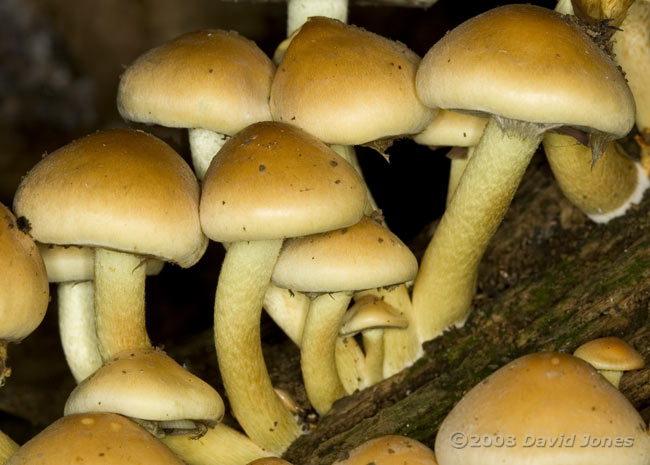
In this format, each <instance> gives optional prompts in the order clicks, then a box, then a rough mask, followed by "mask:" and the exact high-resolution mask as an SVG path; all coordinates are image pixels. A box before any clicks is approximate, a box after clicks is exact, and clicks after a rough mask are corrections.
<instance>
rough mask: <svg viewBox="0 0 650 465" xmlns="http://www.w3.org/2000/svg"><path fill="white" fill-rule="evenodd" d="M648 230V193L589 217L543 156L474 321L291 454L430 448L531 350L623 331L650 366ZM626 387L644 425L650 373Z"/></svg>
mask: <svg viewBox="0 0 650 465" xmlns="http://www.w3.org/2000/svg"><path fill="white" fill-rule="evenodd" d="M649 228H650V198H649V199H646V200H645V201H644V202H643V203H642V204H641V205H640V206H639V207H635V208H633V209H632V210H631V211H630V213H629V214H627V215H626V216H625V217H623V218H619V219H616V220H613V221H611V222H610V223H608V224H607V225H595V224H593V223H590V222H589V221H588V220H587V219H586V218H584V217H583V215H582V214H581V213H580V212H579V211H578V210H577V209H575V208H574V207H573V206H571V205H570V204H569V203H568V201H567V200H565V199H563V198H562V196H561V194H560V193H559V190H558V189H557V186H556V185H555V183H554V181H553V178H552V176H551V175H550V172H549V170H548V166H547V165H546V163H545V162H544V161H543V159H541V157H537V158H536V161H535V162H534V163H533V165H532V166H531V168H530V169H529V172H528V173H527V175H526V177H525V179H524V183H523V184H522V186H521V187H520V189H519V191H518V194H517V196H516V198H515V201H514V202H513V205H512V207H511V209H510V210H509V212H508V215H507V216H506V219H505V220H504V223H503V224H502V227H501V228H500V229H499V232H498V233H497V235H496V236H495V238H494V240H493V241H492V244H491V246H490V248H489V250H488V252H487V254H486V256H485V259H484V261H483V263H482V266H481V270H480V277H479V292H478V294H477V296H476V298H475V299H474V311H473V312H472V314H471V316H470V318H469V320H468V321H467V323H466V325H465V326H464V327H463V328H461V329H454V330H451V331H449V332H446V333H445V334H443V335H442V336H441V337H439V338H437V339H435V340H433V341H430V342H429V343H427V344H426V347H425V349H426V355H425V356H424V357H423V358H422V359H420V360H419V361H418V362H417V363H416V364H415V365H414V366H412V367H411V368H409V369H408V370H405V371H404V372H401V373H399V374H397V375H395V376H394V377H392V378H389V379H388V380H385V381H383V382H382V383H380V384H378V385H375V386H373V387H371V388H369V389H366V390H364V391H361V392H357V393H355V394H353V395H351V396H348V397H346V398H343V399H341V400H340V401H338V402H337V403H336V404H335V405H334V407H333V409H332V410H331V412H330V413H329V414H328V415H326V416H325V417H323V418H322V419H321V420H320V422H319V423H318V425H317V427H316V428H315V429H314V430H313V431H312V433H311V434H309V435H304V436H301V437H300V438H298V439H297V440H296V441H295V442H294V443H293V444H292V446H291V447H290V448H289V450H288V451H287V452H286V454H285V457H286V458H287V459H289V460H290V461H292V462H293V463H295V464H310V465H320V464H323V465H329V464H331V463H332V462H334V461H335V460H336V459H337V458H340V457H341V456H343V455H344V454H345V453H346V451H348V450H349V449H351V448H352V447H354V446H356V445H358V444H360V443H361V442H363V441H365V440H367V439H369V438H372V437H375V436H379V435H382V434H403V435H407V436H410V437H412V438H415V439H418V440H421V441H423V442H424V443H425V444H428V445H429V446H433V442H434V439H435V433H436V430H437V428H438V425H439V424H440V422H441V421H442V420H443V419H444V417H445V416H446V414H447V413H448V412H449V410H450V409H451V408H452V407H453V405H454V404H455V403H456V402H457V401H458V400H459V399H460V398H461V397H462V395H463V393H465V392H466V391H467V390H468V389H470V388H471V387H472V386H474V385H475V384H477V383H478V382H479V381H480V380H481V379H483V378H484V377H486V376H487V375H489V374H490V373H492V372H493V371H494V370H496V369H497V368H499V367H501V366H503V365H504V364H506V363H507V362H509V361H510V360H512V359H514V358H516V357H519V356H521V355H524V354H527V353H531V352H537V351H543V350H555V351H562V352H571V351H573V350H574V349H575V348H576V347H577V346H578V345H580V344H582V343H583V342H585V341H587V340H590V339H593V338H596V337H600V336H611V335H615V336H619V337H622V338H623V339H625V340H627V341H628V342H630V343H632V345H634V346H635V347H636V349H637V350H639V351H640V352H641V354H642V355H643V356H644V358H645V359H646V361H647V362H650V320H649V315H648V304H649V302H650V279H648V278H649V277H650V235H649V234H647V230H649ZM621 390H622V392H623V393H624V394H625V395H626V396H627V397H628V398H629V399H630V401H631V402H632V403H633V404H634V406H635V407H636V408H637V409H639V410H640V411H641V413H642V415H643V416H644V419H645V420H646V421H648V419H649V418H650V369H649V368H645V369H642V370H638V371H635V372H632V373H627V374H625V375H624V377H623V380H622V382H621Z"/></svg>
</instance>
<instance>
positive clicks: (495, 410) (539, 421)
mask: <svg viewBox="0 0 650 465" xmlns="http://www.w3.org/2000/svg"><path fill="white" fill-rule="evenodd" d="M646 428H647V426H646V424H645V422H644V421H643V419H642V418H641V416H640V415H639V413H638V412H637V411H636V410H635V409H634V407H633V406H632V405H631V404H630V402H629V401H628V400H627V398H625V396H623V394H621V393H620V392H619V391H618V390H617V389H615V388H614V387H613V386H612V385H611V384H610V383H608V382H607V381H606V380H605V379H604V378H603V377H602V376H600V375H599V374H598V373H597V372H596V370H595V369H594V368H593V367H591V366H590V365H589V364H587V363H586V362H584V361H583V360H581V359H579V358H577V357H573V356H571V355H567V354H561V353H554V352H542V353H536V354H530V355H525V356H523V357H520V358H518V359H516V360H514V361H512V362H510V363H508V364H507V365H505V366H503V367H501V368H500V369H498V370H497V371H496V372H494V373H493V374H492V375H490V376H488V377H487V378H485V379H484V380H483V381H481V382H480V383H479V384H478V385H476V386H475V387H474V388H472V389H471V390H470V391H469V392H468V393H467V394H465V396H464V397H463V398H462V399H461V400H460V401H459V402H458V403H457V404H456V406H455V407H454V408H453V409H452V410H451V412H450V413H449V415H448V416H447V417H446V418H445V420H444V421H443V422H442V424H441V425H440V429H439V430H438V435H437V437H436V442H435V450H436V455H437V457H438V460H439V462H440V463H441V464H442V465H455V464H460V463H462V464H466V465H474V464H476V465H478V464H480V465H492V464H497V463H527V464H531V465H538V464H555V463H563V464H573V463H576V464H577V463H580V464H582V463H589V464H590V465H609V464H613V463H620V464H626V465H642V464H647V463H648V461H649V460H650V436H648V434H647V433H646ZM473 438H480V439H479V441H478V446H476V447H471V444H472V443H471V441H473ZM483 441H485V442H483ZM499 445H501V446H500V447H499ZM491 446H494V447H491Z"/></svg>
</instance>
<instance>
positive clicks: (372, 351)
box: [361, 328, 384, 386]
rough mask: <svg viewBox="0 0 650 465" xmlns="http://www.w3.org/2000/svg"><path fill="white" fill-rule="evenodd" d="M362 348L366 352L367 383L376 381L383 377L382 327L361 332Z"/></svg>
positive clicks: (370, 384) (370, 383) (371, 383)
mask: <svg viewBox="0 0 650 465" xmlns="http://www.w3.org/2000/svg"><path fill="white" fill-rule="evenodd" d="M361 338H362V339H363V349H364V352H365V353H366V356H365V359H364V362H365V374H366V379H367V380H368V385H369V386H372V385H373V384H376V383H378V382H379V381H381V380H382V379H384V369H383V367H384V329H380V328H374V329H367V330H365V331H364V332H363V333H361Z"/></svg>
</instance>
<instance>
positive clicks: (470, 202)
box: [413, 120, 542, 341]
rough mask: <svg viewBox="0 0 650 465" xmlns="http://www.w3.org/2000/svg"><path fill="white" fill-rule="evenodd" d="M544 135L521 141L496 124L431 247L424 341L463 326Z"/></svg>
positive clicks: (424, 267) (421, 304)
mask: <svg viewBox="0 0 650 465" xmlns="http://www.w3.org/2000/svg"><path fill="white" fill-rule="evenodd" d="M541 138H542V135H541V131H540V132H539V133H534V134H530V135H525V136H524V135H521V133H519V132H517V130H516V129H514V128H513V129H509V130H508V131H504V130H502V129H501V128H500V127H499V125H498V124H497V123H496V122H495V121H494V120H490V122H489V123H488V124H487V126H486V128H485V131H484V133H483V136H482V137H481V140H480V142H479V144H478V145H477V146H476V149H475V151H474V155H473V157H472V158H471V159H470V161H469V163H468V164H467V168H466V169H465V172H464V173H463V177H462V179H461V181H460V183H459V184H458V187H457V189H456V192H455V194H454V197H453V199H452V201H451V203H450V205H449V208H447V210H446V211H445V213H444V215H443V216H442V219H441V221H440V224H439V225H438V227H437V229H436V232H435V234H434V236H433V238H432V240H431V242H430V243H429V246H428V247H427V250H426V252H425V253H424V257H423V259H422V263H421V265H420V270H419V272H418V276H417V278H416V280H415V286H414V288H413V305H414V308H415V315H416V318H417V320H418V325H417V326H418V328H419V333H420V340H421V341H428V340H430V339H433V338H435V337H436V336H438V335H439V334H441V333H442V331H444V330H445V328H448V327H449V326H451V325H456V326H462V325H463V324H464V323H465V320H466V319H467V316H468V314H469V311H470V306H471V302H472V298H473V296H474V292H475V283H476V271H477V268H478V264H479V262H480V260H481V258H482V257H483V253H484V252H485V249H486V247H487V245H488V243H489V241H490V239H491V238H492V236H493V235H494V233H495V231H496V229H497V228H498V226H499V224H501V220H502V219H503V215H504V214H505V212H506V210H507V209H508V206H509V205H510V202H511V200H512V197H513V196H514V193H515V191H516V189H517V186H518V185H519V182H520V181H521V178H522V177H523V175H524V172H525V170H526V167H527V166H528V163H529V162H530V159H531V158H532V156H533V154H534V153H535V149H536V148H537V146H538V145H539V142H540V141H541Z"/></svg>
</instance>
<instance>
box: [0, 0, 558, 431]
mask: <svg viewBox="0 0 650 465" xmlns="http://www.w3.org/2000/svg"><path fill="white" fill-rule="evenodd" d="M367 3H371V2H367ZM510 3H512V2H510ZM499 4H500V3H496V2H480V3H472V4H469V3H466V2H459V1H453V0H441V1H439V2H438V3H436V4H435V5H433V6H431V7H430V8H428V9H420V8H403V7H393V6H390V7H389V6H377V5H375V6H373V5H363V6H361V5H355V4H354V3H353V4H352V5H351V7H350V16H349V22H350V23H352V24H356V25H358V26H362V27H364V28H366V29H368V30H370V31H372V32H375V33H378V34H381V35H384V36H386V37H389V38H391V39H394V40H399V41H401V42H403V43H405V44H406V45H407V46H409V47H410V48H411V49H412V50H414V51H415V52H416V53H418V54H419V55H420V56H422V55H424V54H425V53H426V51H427V50H428V48H429V47H430V46H431V45H433V44H434V43H435V42H436V41H437V40H438V39H439V38H440V37H441V36H442V35H444V33H445V32H446V31H447V30H449V29H451V28H453V27H454V26H456V25H457V24H459V23H460V22H462V21H463V20H465V19H468V18H470V17H472V16H474V15H476V14H478V13H480V12H482V11H485V10H487V9H490V8H492V7H495V6H498V5H499ZM538 4H540V5H543V6H547V7H550V8H552V7H553V6H554V3H552V2H546V3H538ZM285 9H286V6H285V4H284V3H283V2H270V3H251V2H246V1H241V2H236V3H234V2H219V1H216V0H183V1H176V0H137V1H136V0H88V1H82V2H80V1H77V0H2V1H1V2H0V19H1V20H2V28H0V202H2V203H3V204H5V205H7V206H11V202H12V198H13V193H14V191H15V189H16V186H17V185H18V183H19V182H20V179H21V176H23V175H24V174H25V173H26V172H27V170H29V168H30V167H32V166H33V165H34V164H36V163H37V162H38V161H39V160H40V158H41V157H42V155H43V154H44V153H46V152H51V151H53V150H55V149H56V148H58V147H60V146H62V145H64V144H66V143H68V142H70V141H71V140H73V139H75V138H77V137H81V136H83V135H85V134H88V133H90V132H92V131H95V130H97V129H108V128H114V127H123V126H126V124H125V122H124V121H122V119H121V118H120V117H119V115H118V113H117V111H116V108H115V93H116V88H117V83H118V81H119V75H120V73H121V71H122V70H123V69H124V67H125V66H127V65H129V64H130V63H131V62H132V61H133V60H134V59H135V58H136V57H137V56H138V55H140V54H141V53H143V52H145V51H146V50H148V49H150V48H152V47H154V46H156V45H159V44H160V43H162V42H164V41H166V40H169V39H171V38H173V37H176V36H178V35H180V34H182V33H184V32H188V31H192V30H196V29H201V28H220V29H232V30H236V31H238V32H239V33H241V34H242V35H244V36H246V37H248V38H250V39H252V40H254V41H255V42H256V43H257V44H258V45H259V46H260V47H261V48H262V50H263V51H264V52H266V53H267V54H269V55H270V56H271V55H272V54H273V51H274V49H275V47H276V45H277V44H278V43H279V42H281V41H282V39H284V37H285V29H286V16H285ZM146 130H148V131H150V132H153V133H154V134H156V135H157V136H159V137H161V138H163V139H164V140H165V141H167V142H168V143H170V144H171V145H172V146H173V147H174V148H176V150H177V151H178V152H179V153H180V154H181V155H182V156H183V157H184V158H185V159H186V160H188V162H189V148H188V143H187V134H186V131H183V130H175V129H165V128H160V127H148V128H146ZM445 152H446V149H439V150H431V149H429V148H427V147H422V146H418V145H417V144H415V143H413V142H411V141H409V140H402V141H397V142H396V143H395V144H394V146H393V147H391V148H390V149H389V151H388V153H389V154H390V155H391V163H390V164H388V163H387V162H386V161H385V160H384V159H383V158H382V157H381V156H379V155H377V154H376V153H374V152H372V151H371V150H369V149H363V148H361V149H359V151H358V153H359V159H360V162H361V165H362V168H363V171H364V174H365V177H366V179H367V182H368V184H369V186H370V189H371V191H372V192H373V195H374V196H375V199H376V200H377V203H378V205H379V206H380V208H381V209H382V210H383V213H384V216H385V218H386V221H387V223H388V225H389V227H390V228H391V229H392V230H393V231H394V232H395V233H396V234H397V235H398V236H400V237H401V238H402V239H403V240H404V241H405V242H407V243H412V242H413V241H414V238H415V236H416V235H417V234H418V233H420V232H421V231H423V230H425V229H426V227H427V225H429V224H430V223H431V222H432V221H434V220H435V219H436V218H438V217H439V216H440V214H441V212H442V208H443V205H444V196H445V193H446V182H447V170H448V166H449V165H448V163H449V162H448V160H447V159H446V158H445ZM222 255H223V252H222V249H221V246H220V245H218V244H212V245H211V246H210V248H209V249H208V252H207V253H206V255H205V256H204V257H203V258H202V259H201V261H200V262H199V263H198V264H197V265H196V266H195V267H193V268H191V269H188V270H182V269H180V268H178V267H174V266H167V267H165V269H164V270H163V272H162V273H161V274H160V275H159V276H157V277H153V278H150V279H149V280H148V284H147V286H148V287H147V292H148V294H147V306H148V316H147V318H148V328H149V332H150V335H151V338H152V341H153V342H154V344H161V345H165V346H166V347H174V346H179V345H182V344H185V345H187V344H191V343H192V342H191V341H192V339H193V338H194V337H195V336H197V337H198V335H202V334H203V335H204V334H206V331H208V332H209V329H210V327H211V324H212V300H213V297H214V288H215V286H216V282H217V276H218V271H219V263H220V260H221V258H222ZM52 298H53V300H52V304H51V305H50V309H49V311H48V315H47V316H46V319H45V321H44V322H43V324H42V325H41V327H39V329H38V330H37V331H36V332H35V333H34V334H33V335H31V336H30V337H28V338H27V339H26V340H25V341H23V342H22V343H21V344H19V345H14V346H11V347H10V349H9V353H10V365H11V366H12V367H13V371H14V374H13V376H12V377H11V378H10V379H9V380H8V381H7V384H6V386H5V387H4V388H2V390H0V428H1V429H3V430H4V431H5V432H7V433H8V434H10V435H11V436H12V437H14V439H15V440H16V441H18V442H20V443H22V442H24V441H25V440H27V439H28V438H29V437H31V436H32V435H33V434H35V432H37V431H39V430H40V429H42V428H43V427H44V426H46V425H47V424H49V423H50V422H51V421H53V420H54V419H55V418H56V417H57V416H59V415H60V414H61V413H62V406H63V403H64V402H65V398H66V397H67V394H68V393H69V391H70V390H71V389H72V388H73V387H74V381H73V380H72V377H71V376H70V375H69V374H68V373H67V369H66V367H65V364H64V361H63V356H62V353H61V349H60V344H59V342H58V336H57V326H56V325H57V322H56V307H55V306H56V289H55V288H52ZM269 333H270V334H269ZM266 335H267V336H269V339H270V340H272V339H273V337H276V338H278V339H279V338H281V337H282V336H281V335H278V334H274V333H273V331H272V330H267V334H266ZM209 355H210V356H211V357H213V354H209ZM210 363H212V360H211V362H210ZM215 370H216V367H215Z"/></svg>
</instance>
